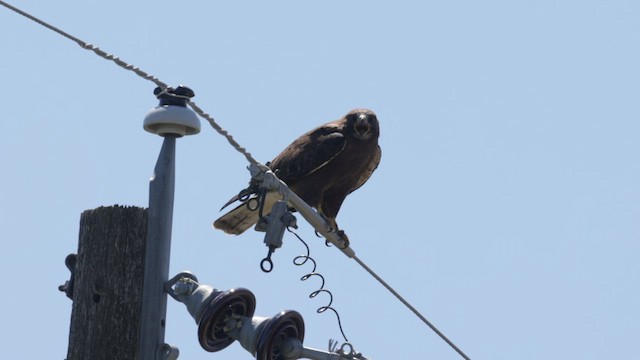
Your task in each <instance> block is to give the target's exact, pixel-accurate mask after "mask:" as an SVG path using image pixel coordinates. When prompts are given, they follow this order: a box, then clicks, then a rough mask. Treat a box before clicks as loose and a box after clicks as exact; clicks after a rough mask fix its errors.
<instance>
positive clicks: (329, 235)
mask: <svg viewBox="0 0 640 360" xmlns="http://www.w3.org/2000/svg"><path fill="white" fill-rule="evenodd" d="M0 5H3V6H4V7H6V8H8V9H10V10H12V11H14V12H16V13H18V14H20V15H22V16H24V17H26V18H28V19H30V20H32V21H34V22H36V23H38V24H40V25H42V26H44V27H46V28H47V29H49V30H52V31H54V32H56V33H58V34H59V35H62V36H63V37H65V38H67V39H69V40H72V41H73V42H75V43H77V44H78V45H80V46H81V47H82V48H83V49H85V50H91V51H93V52H94V53H95V54H96V55H98V56H100V57H102V58H104V59H106V60H110V61H113V62H114V63H116V64H117V65H118V66H120V67H122V68H124V69H126V70H129V71H133V72H134V73H135V74H136V75H138V76H140V77H141V78H143V79H145V80H148V81H151V82H153V83H155V84H156V85H157V86H158V87H160V88H161V89H162V91H163V92H164V91H166V90H167V88H168V85H167V84H165V83H164V82H162V81H160V80H159V79H158V78H157V77H155V76H153V75H151V74H148V73H146V72H144V71H142V70H140V69H139V68H138V67H136V66H134V65H131V64H128V63H127V62H125V61H123V60H121V59H120V58H118V57H117V56H114V55H112V54H108V53H106V52H105V51H103V50H101V49H100V48H98V47H97V46H94V45H92V44H89V43H87V42H85V41H82V40H80V39H78V38H77V37H75V36H73V35H71V34H69V33H67V32H65V31H63V30H61V29H59V28H57V27H55V26H53V25H51V24H49V23H47V22H45V21H43V20H41V19H39V18H37V17H35V16H33V15H31V14H29V13H27V12H24V11H22V10H20V9H18V8H16V7H14V6H12V5H10V4H8V3H6V2H4V1H2V0H0ZM187 103H188V104H189V106H190V107H191V108H192V109H193V110H194V111H195V112H196V113H197V114H198V115H199V116H200V117H202V118H203V119H205V120H207V122H209V124H210V125H211V127H212V128H213V129H214V130H215V131H216V132H218V133H219V134H220V135H222V136H223V137H224V138H225V139H227V141H228V142H229V144H230V145H231V146H232V147H233V148H234V149H235V150H236V151H238V152H239V153H241V154H242V155H244V157H245V158H246V159H247V161H248V162H249V163H250V164H252V165H253V166H254V167H255V168H257V169H258V172H259V173H261V175H264V173H267V174H268V175H269V176H267V180H268V181H269V182H270V183H271V186H274V187H277V188H278V189H279V190H280V191H281V193H283V194H286V195H285V196H287V197H288V198H289V200H290V201H291V200H293V201H294V202H295V204H292V205H294V207H295V208H296V209H297V210H298V211H299V212H300V213H301V214H302V215H303V216H304V217H305V219H307V221H308V222H309V223H310V224H311V225H312V226H313V227H314V228H315V229H316V230H317V231H318V232H320V233H321V234H322V235H323V236H325V238H326V239H327V240H329V241H330V242H331V243H333V244H334V245H336V246H337V247H338V248H339V249H340V250H341V251H342V252H343V253H344V254H345V255H347V256H348V257H350V258H353V259H354V260H355V261H356V262H357V263H358V264H359V265H360V266H361V267H362V268H363V269H365V270H366V271H367V272H368V273H369V274H370V275H371V276H373V277H374V278H375V279H376V280H377V281H378V282H380V284H382V285H383V286H384V287H385V288H386V289H387V290H388V291H389V292H391V293H392V294H393V295H394V296H395V297H396V298H397V299H398V300H400V302H402V303H403V304H404V305H405V306H406V307H407V308H409V310H411V311H412V312H413V313H414V314H415V315H416V316H417V317H418V318H420V319H421V320H422V321H423V322H424V323H425V324H426V325H427V326H429V328H431V330H433V331H434V332H435V333H436V334H438V336H440V337H441V338H442V339H443V340H444V341H445V342H446V343H447V344H449V346H451V347H452V348H453V349H454V350H455V351H456V352H457V353H458V354H460V356H462V357H463V358H464V359H466V360H469V359H470V358H469V357H468V356H467V355H466V354H465V353H463V352H462V351H461V350H460V349H459V348H458V347H457V346H456V345H455V344H454V343H453V342H452V341H451V340H449V339H448V338H447V337H446V336H445V335H444V334H443V333H442V332H441V331H440V330H438V329H437V328H436V327H435V326H434V325H433V324H432V323H431V322H430V321H429V320H427V318H425V317H424V316H423V315H422V314H421V313H420V312H419V311H418V310H416V308H415V307H413V306H412V305H411V304H410V303H409V302H408V301H406V300H405V299H404V298H403V297H402V296H400V294H398V292H396V291H395V290H394V289H393V288H392V287H391V286H390V285H389V284H387V283H386V282H385V281H384V280H383V279H382V278H381V277H379V276H378V275H377V274H376V273H375V272H373V270H371V268H369V267H368V266H367V265H366V264H365V263H364V262H363V261H362V260H360V259H359V258H358V257H357V256H356V255H355V251H353V249H351V248H350V247H349V246H348V244H347V245H346V246H344V245H345V241H344V239H343V238H342V235H339V234H337V233H336V231H335V230H331V228H330V226H329V224H328V223H327V222H326V220H325V219H324V218H322V217H321V216H320V215H318V214H317V213H316V212H315V211H314V210H313V209H312V208H311V207H310V206H309V205H308V204H306V203H305V202H304V201H303V200H302V199H300V198H299V197H297V196H296V195H295V193H293V192H292V191H291V190H290V189H289V188H288V186H287V185H286V184H285V183H284V182H282V181H281V180H280V179H278V178H277V177H276V176H275V174H273V173H272V172H271V171H269V169H268V168H267V167H266V166H264V165H262V164H261V163H260V162H258V161H257V160H256V159H255V158H253V156H252V155H251V153H249V152H248V151H247V150H246V148H244V147H242V146H241V145H240V144H239V143H238V142H237V141H235V139H234V138H233V136H231V134H229V132H228V131H226V130H225V129H224V128H222V126H220V125H219V124H218V123H217V122H216V121H215V119H214V118H213V117H211V116H210V115H209V114H207V113H205V112H204V111H203V110H202V109H201V108H200V107H198V106H197V105H196V104H195V103H194V102H192V101H188V102H187ZM255 168H254V169H255ZM252 175H253V176H256V174H255V173H254V174H252ZM327 229H329V230H327ZM343 335H344V333H343Z"/></svg>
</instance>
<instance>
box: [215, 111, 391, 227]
mask: <svg viewBox="0 0 640 360" xmlns="http://www.w3.org/2000/svg"><path fill="white" fill-rule="evenodd" d="M379 136H380V125H379V124H378V118H377V117H376V114H375V113H374V112H373V111H371V110H367V109H356V110H352V111H350V112H349V113H347V114H346V115H345V116H343V117H342V118H340V119H338V120H336V121H333V122H329V123H326V124H324V125H321V126H319V127H317V128H315V129H313V130H311V131H309V132H307V133H306V134H304V135H302V136H300V137H299V138H298V139H296V140H295V141H294V142H292V143H291V144H290V145H289V146H287V147H286V148H285V149H284V150H283V151H282V152H281V153H280V154H279V155H278V156H276V157H275V159H273V161H271V162H269V163H267V166H269V168H270V169H271V170H272V171H273V172H274V173H275V174H276V175H277V176H278V178H280V180H282V181H284V182H285V183H286V184H287V185H288V186H289V188H290V189H291V190H292V191H293V192H294V193H295V194H296V195H298V196H299V197H300V198H302V200H304V201H305V202H306V203H307V204H309V206H312V207H314V208H315V209H316V210H317V211H318V213H319V214H320V215H321V216H323V217H324V218H325V219H326V220H327V222H328V223H329V224H330V225H331V226H332V228H333V229H334V230H336V231H338V226H337V224H336V216H337V215H338V211H339V210H340V206H341V205H342V202H343V201H344V199H345V198H346V197H347V195H349V194H350V193H352V192H353V191H355V190H356V189H358V188H359V187H361V186H362V185H363V184H364V183H365V182H366V181H367V180H368V179H369V177H370V176H371V174H372V173H373V171H374V170H375V169H376V168H377V167H378V164H379V163H380V157H381V155H382V151H381V149H380V146H379V145H378V137H379ZM280 199H281V196H280V195H279V194H278V193H277V192H276V191H273V192H269V193H267V195H266V197H265V201H264V205H263V209H264V211H263V214H264V215H265V216H266V215H267V214H268V213H269V212H270V211H271V207H272V206H273V204H274V203H275V202H276V201H278V200H280ZM236 200H239V196H235V197H234V198H232V199H231V200H230V201H229V202H228V203H227V204H226V205H225V206H223V209H224V208H225V207H226V206H227V205H229V204H230V203H232V202H234V201H236ZM249 201H250V199H246V200H245V201H244V202H243V203H242V204H240V205H239V206H237V207H236V208H235V209H233V210H231V211H229V212H228V213H226V214H225V215H223V216H221V217H220V218H219V219H218V220H216V221H215V222H214V223H213V225H214V227H215V228H216V229H220V230H222V231H224V232H225V233H227V234H234V235H239V234H242V233H243V232H244V231H245V230H247V229H248V228H250V227H251V226H253V225H254V224H256V223H257V222H258V220H259V212H258V211H257V210H256V209H254V208H252V207H251V206H249V204H248V202H249Z"/></svg>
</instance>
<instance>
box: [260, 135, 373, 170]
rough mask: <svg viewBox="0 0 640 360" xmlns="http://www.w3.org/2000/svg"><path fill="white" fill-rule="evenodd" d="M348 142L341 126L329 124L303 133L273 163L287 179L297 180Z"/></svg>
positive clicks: (320, 164)
mask: <svg viewBox="0 0 640 360" xmlns="http://www.w3.org/2000/svg"><path fill="white" fill-rule="evenodd" d="M346 144H347V141H346V139H345V137H344V135H343V134H342V133H341V128H340V127H338V126H335V125H334V124H327V125H324V126H321V127H319V128H316V129H314V130H312V131H310V132H308V133H306V134H304V135H302V136H301V137H299V138H298V139H297V140H296V141H294V142H293V143H291V145H289V146H287V148H286V149H284V150H283V151H282V152H281V153H280V155H278V156H276V158H275V159H273V161H272V162H271V163H270V164H269V167H270V168H271V169H272V170H274V171H276V175H277V176H278V178H280V179H281V180H282V181H284V182H285V183H288V182H289V181H296V180H298V179H300V178H302V177H304V176H307V175H309V174H312V173H314V172H315V171H317V170H318V169H320V168H322V167H324V166H325V165H327V164H328V163H329V162H331V160H333V159H334V158H335V157H336V156H338V155H339V154H340V153H341V152H342V151H343V150H344V148H345V146H346ZM365 180H366V179H365Z"/></svg>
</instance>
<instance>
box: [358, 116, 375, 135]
mask: <svg viewBox="0 0 640 360" xmlns="http://www.w3.org/2000/svg"><path fill="white" fill-rule="evenodd" d="M354 128H355V131H356V135H357V136H358V137H359V138H362V139H366V138H367V137H369V133H370V132H371V125H370V124H369V120H368V119H367V116H366V115H360V116H358V120H357V121H356V124H355V126H354Z"/></svg>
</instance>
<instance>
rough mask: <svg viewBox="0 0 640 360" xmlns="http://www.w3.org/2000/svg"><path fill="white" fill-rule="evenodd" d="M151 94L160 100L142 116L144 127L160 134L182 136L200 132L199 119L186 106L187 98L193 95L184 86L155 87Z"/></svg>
mask: <svg viewBox="0 0 640 360" xmlns="http://www.w3.org/2000/svg"><path fill="white" fill-rule="evenodd" d="M153 94H154V95H155V96H156V97H157V98H158V100H160V103H159V104H158V106H156V107H155V108H153V109H151V110H150V111H149V113H147V116H145V118H144V125H143V127H144V129H145V130H146V131H148V132H150V133H153V134H157V135H160V136H166V135H175V136H178V137H182V136H185V135H194V134H197V133H199V132H200V119H198V115H196V113H195V112H193V111H192V110H191V109H189V108H187V103H188V102H189V100H190V99H191V98H192V97H194V96H195V93H194V92H193V90H191V89H190V88H188V87H186V86H182V85H180V86H178V87H177V88H175V89H174V88H172V87H169V88H167V89H165V90H163V89H162V88H160V87H157V88H156V89H155V90H154V91H153Z"/></svg>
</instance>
